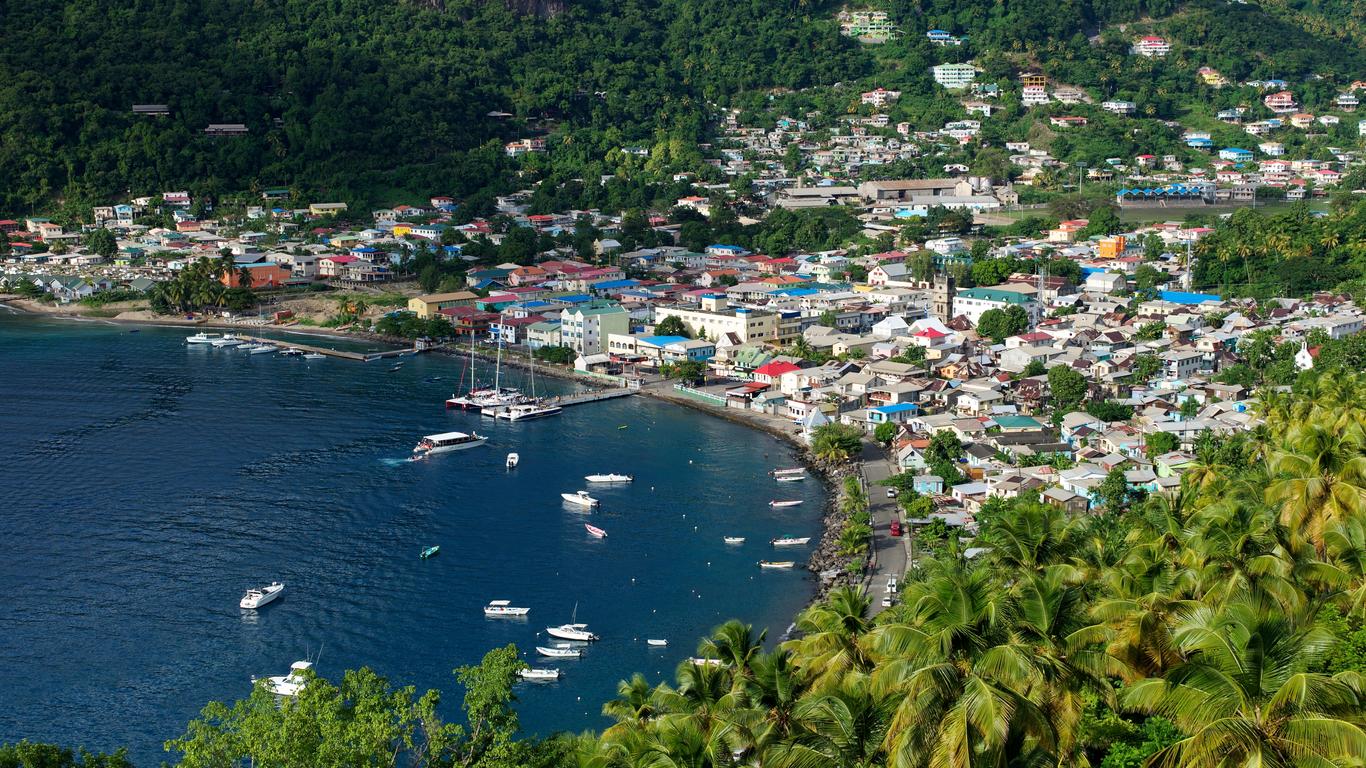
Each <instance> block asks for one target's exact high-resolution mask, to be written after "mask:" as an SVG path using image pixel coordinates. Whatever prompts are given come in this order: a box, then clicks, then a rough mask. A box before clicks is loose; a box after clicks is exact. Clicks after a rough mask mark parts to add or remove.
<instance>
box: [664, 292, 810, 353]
mask: <svg viewBox="0 0 1366 768" xmlns="http://www.w3.org/2000/svg"><path fill="white" fill-rule="evenodd" d="M666 317H676V318H678V319H679V320H682V321H683V325H685V326H687V328H688V333H691V334H692V335H693V337H695V338H700V337H701V336H703V335H705V336H706V337H707V338H708V339H710V340H712V341H720V340H721V337H722V336H725V335H726V334H734V335H735V338H736V339H738V340H739V343H741V344H748V343H749V342H758V343H764V342H772V343H775V344H783V343H787V342H790V341H795V338H796V336H797V335H798V331H797V328H798V324H796V323H791V324H788V323H781V322H780V321H781V317H780V316H779V315H778V314H777V313H774V312H769V311H767V310H762V309H747V308H743V307H739V308H735V309H731V308H730V307H729V306H728V304H727V302H726V297H724V296H704V297H703V298H702V304H701V306H700V307H698V308H697V309H693V308H691V307H680V306H674V307H656V308H655V323H656V324H658V323H659V322H660V321H662V320H663V319H664V318H666Z"/></svg>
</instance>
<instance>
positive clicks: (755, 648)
mask: <svg viewBox="0 0 1366 768" xmlns="http://www.w3.org/2000/svg"><path fill="white" fill-rule="evenodd" d="M767 634H768V632H767V630H761V631H760V632H759V635H758V637H755V635H754V628H753V627H752V626H750V625H749V624H745V623H742V622H740V621H737V620H735V619H731V620H730V621H727V622H726V623H725V624H722V625H721V626H719V627H717V628H716V629H714V630H712V633H711V637H708V638H706V639H704V640H703V641H702V642H701V643H700V644H699V645H698V646H697V653H698V655H699V656H702V657H704V658H709V659H720V660H721V663H722V664H724V665H725V666H726V667H727V668H729V669H730V671H731V675H732V677H733V678H734V680H733V683H734V684H735V685H742V684H743V682H744V681H745V680H746V679H748V678H749V677H750V676H751V669H750V665H751V664H752V663H753V662H754V659H755V657H757V656H758V655H759V654H760V652H762V651H763V647H764V637H765V636H766V635H767Z"/></svg>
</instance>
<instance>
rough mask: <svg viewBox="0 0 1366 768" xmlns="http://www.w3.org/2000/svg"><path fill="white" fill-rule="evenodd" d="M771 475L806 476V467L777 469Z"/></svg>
mask: <svg viewBox="0 0 1366 768" xmlns="http://www.w3.org/2000/svg"><path fill="white" fill-rule="evenodd" d="M769 474H771V475H773V476H774V477H782V476H784V475H804V474H806V467H788V468H787V469H775V470H773V471H772V472H770V473H769Z"/></svg>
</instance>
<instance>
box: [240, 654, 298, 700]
mask: <svg viewBox="0 0 1366 768" xmlns="http://www.w3.org/2000/svg"><path fill="white" fill-rule="evenodd" d="M312 669H313V662H311V661H296V662H294V663H293V664H290V665H289V674H287V675H276V676H275V677H267V678H265V679H263V680H258V679H257V678H256V677H255V676H253V677H252V678H251V682H252V683H253V684H256V683H260V684H261V686H262V687H263V688H265V689H266V690H267V691H269V692H271V693H273V694H275V695H276V696H297V695H298V693H299V691H302V690H303V689H304V686H306V685H308V680H309V678H310V677H312V675H311V674H310V671H311V670H312Z"/></svg>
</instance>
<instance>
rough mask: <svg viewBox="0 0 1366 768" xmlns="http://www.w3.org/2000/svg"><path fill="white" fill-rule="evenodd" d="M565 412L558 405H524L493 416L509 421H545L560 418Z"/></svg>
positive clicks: (502, 410) (509, 407)
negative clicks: (549, 417) (549, 418)
mask: <svg viewBox="0 0 1366 768" xmlns="http://www.w3.org/2000/svg"><path fill="white" fill-rule="evenodd" d="M563 411H564V409H563V408H561V407H560V406H558V405H541V404H540V403H523V404H521V405H510V406H508V407H506V408H502V409H499V410H498V411H497V412H495V413H494V414H493V415H494V418H498V419H507V420H508V421H528V420H530V419H544V418H546V417H547V416H559V415H560V413H561V412H563Z"/></svg>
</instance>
